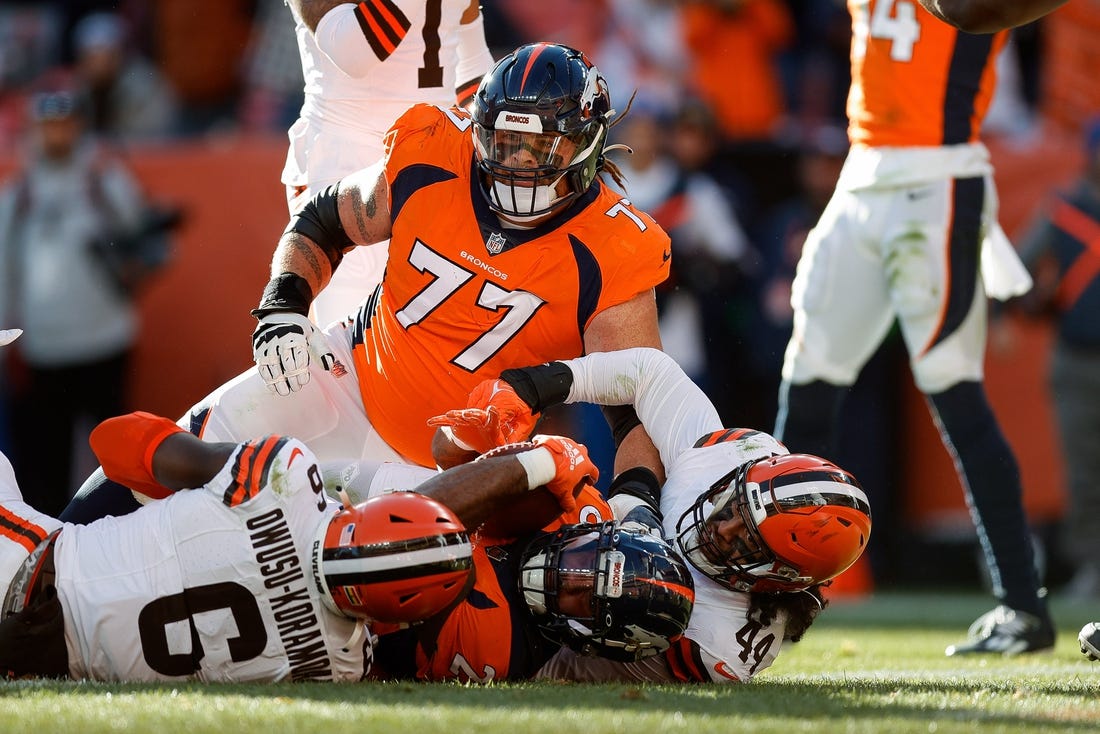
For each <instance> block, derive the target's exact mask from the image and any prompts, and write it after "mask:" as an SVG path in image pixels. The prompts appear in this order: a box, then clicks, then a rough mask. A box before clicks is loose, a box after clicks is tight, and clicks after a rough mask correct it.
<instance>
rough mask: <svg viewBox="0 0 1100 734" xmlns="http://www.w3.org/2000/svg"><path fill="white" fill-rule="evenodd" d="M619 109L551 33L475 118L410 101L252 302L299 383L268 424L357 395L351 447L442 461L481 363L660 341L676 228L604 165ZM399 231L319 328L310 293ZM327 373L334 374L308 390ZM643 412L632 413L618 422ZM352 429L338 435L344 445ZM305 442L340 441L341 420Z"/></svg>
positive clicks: (632, 421)
mask: <svg viewBox="0 0 1100 734" xmlns="http://www.w3.org/2000/svg"><path fill="white" fill-rule="evenodd" d="M613 115H614V111H613V110H612V109H611V107H610V95H609V91H608V88H607V84H606V82H605V80H604V79H603V77H602V76H601V75H600V73H599V71H598V70H597V69H596V68H595V67H594V66H593V65H592V64H591V62H589V61H588V59H587V58H586V57H585V56H584V54H582V53H580V52H579V51H576V50H574V49H570V48H567V47H565V46H560V45H555V44H546V43H539V44H531V45H528V46H523V47H521V48H519V49H518V50H517V51H515V52H514V53H512V54H511V55H509V56H507V57H506V58H504V59H502V60H501V61H500V62H498V63H497V65H496V66H494V68H493V69H492V70H491V71H490V72H489V73H488V74H487V75H486V76H485V78H484V80H483V81H482V83H481V85H480V87H479V88H478V91H477V93H476V94H475V99H474V110H473V114H472V116H471V115H468V114H466V113H465V112H464V111H462V110H459V109H456V108H451V109H446V110H444V109H440V108H437V107H429V106H426V105H417V106H414V107H412V108H411V109H410V110H409V111H408V112H406V113H405V114H404V115H403V116H402V117H401V118H400V119H399V120H398V121H397V123H396V124H395V125H394V126H393V128H391V130H390V132H389V134H388V136H387V154H386V159H385V161H384V163H383V164H381V165H379V166H375V167H371V168H368V169H364V170H363V171H361V172H359V173H356V174H353V175H352V176H349V177H347V178H345V179H343V180H342V181H341V182H340V184H339V185H338V186H334V187H330V188H329V189H326V190H325V191H324V192H322V193H320V194H318V195H317V196H316V197H315V198H314V199H313V200H312V201H311V202H310V203H309V204H307V205H306V206H305V207H304V208H303V209H302V211H301V212H300V213H299V214H298V215H297V216H296V217H295V218H294V219H292V221H291V224H290V226H289V227H288V229H287V231H286V232H285V233H284V235H283V237H282V239H281V240H280V242H279V246H278V248H277V249H276V252H275V254H274V258H273V263H272V279H271V282H270V283H269V284H268V286H267V288H266V289H265V291H264V295H263V298H262V299H261V302H260V305H259V307H258V308H257V309H256V310H255V311H254V314H255V315H256V316H257V318H258V319H259V324H258V325H257V328H256V331H255V333H254V335H253V351H254V355H255V358H256V364H257V367H258V370H259V373H260V375H261V376H262V378H263V382H264V383H266V385H267V387H268V388H270V390H271V392H272V393H277V394H278V396H279V397H281V398H282V400H278V399H275V400H268V401H266V402H265V404H264V406H263V408H261V409H260V410H264V411H266V410H268V409H270V410H269V411H268V413H269V414H268V415H267V417H266V419H265V421H264V425H265V428H264V430H271V429H272V425H271V423H270V420H271V419H272V418H273V416H272V415H271V413H274V414H276V415H280V416H285V417H286V419H289V420H290V421H291V422H292V423H295V424H298V427H299V429H300V428H301V426H300V423H299V422H300V421H301V420H302V419H303V416H302V414H303V413H305V412H310V411H313V410H316V409H317V408H318V407H320V408H322V409H323V408H324V406H325V404H326V402H327V403H329V404H331V402H332V400H336V401H342V400H344V398H345V396H347V395H348V394H349V391H350V393H351V395H352V396H353V397H355V399H356V402H358V403H359V404H358V405H357V406H354V412H356V413H358V414H359V417H360V418H362V420H361V421H359V422H360V425H359V427H358V430H357V431H355V433H354V434H353V437H352V440H354V441H357V445H356V446H355V451H354V452H353V453H352V454H348V453H347V451H341V452H340V453H339V454H338V455H343V456H348V455H360V454H362V455H367V454H366V453H365V452H366V451H370V450H371V448H370V447H369V446H365V445H364V444H368V443H370V442H372V441H373V442H374V444H375V445H376V448H377V450H378V451H379V452H381V458H385V459H395V460H403V461H407V462H411V463H418V464H421V465H424V466H432V465H433V462H432V457H431V452H430V441H431V430H430V428H429V426H428V425H427V420H428V418H430V417H431V416H433V415H436V414H438V413H439V412H441V411H442V410H446V409H448V408H450V407H453V406H455V405H462V404H464V403H465V402H466V396H467V395H468V394H469V392H470V390H471V389H473V387H474V386H475V385H476V384H478V383H479V382H480V381H482V380H483V379H485V378H488V377H492V376H495V375H497V374H499V373H500V372H501V371H502V370H503V369H506V368H508V367H510V366H515V365H521V364H531V363H537V362H540V361H545V360H548V359H556V358H561V357H566V356H577V355H580V354H582V353H584V352H586V351H589V352H591V351H607V350H610V349H619V348H624V347H628V346H654V347H659V345H660V337H659V334H658V330H657V318H656V306H655V300H654V294H653V287H654V286H655V285H656V284H658V283H660V282H661V281H662V280H664V279H665V278H666V277H667V275H668V267H669V265H668V260H669V257H670V250H669V238H668V236H667V235H666V234H665V232H664V231H663V230H662V229H661V228H660V227H659V226H658V225H657V224H656V223H655V222H654V221H653V220H652V219H651V218H650V217H649V216H648V215H646V214H644V213H643V212H641V211H639V210H637V209H635V208H634V207H633V206H632V205H631V204H630V202H629V200H627V199H626V198H624V197H623V196H621V195H619V194H617V193H616V192H614V191H612V190H611V189H610V188H608V187H605V186H604V185H603V184H602V182H601V181H600V179H599V173H600V171H601V170H602V169H604V168H605V167H607V168H609V169H610V170H611V172H612V174H614V168H613V166H612V165H611V164H610V163H608V162H606V161H605V159H604V145H605V141H606V136H607V130H608V127H609V124H610V120H611V118H612V116H613ZM386 238H389V239H390V256H389V262H388V264H387V268H386V274H385V278H384V280H383V283H382V286H381V288H380V289H379V290H378V291H377V292H376V293H375V295H374V296H373V297H372V298H370V299H369V300H368V301H367V302H366V303H365V305H364V306H363V308H362V309H361V310H360V312H359V313H358V314H357V316H356V317H355V318H349V319H347V320H346V321H344V322H341V323H338V324H335V325H333V326H330V327H329V328H327V329H326V331H325V333H324V334H323V335H322V334H320V333H319V332H318V331H317V330H316V329H315V328H314V327H313V326H312V325H311V324H309V322H308V320H307V319H305V312H306V310H307V309H308V308H309V304H310V301H311V299H312V298H313V295H314V294H315V293H316V292H318V291H319V290H320V289H321V288H322V287H323V286H324V285H325V283H326V282H327V281H328V279H329V277H330V276H331V273H332V271H333V269H334V268H336V267H337V266H338V265H339V263H340V260H341V258H342V257H343V254H344V252H345V251H348V250H351V249H352V248H354V247H356V246H363V245H367V246H369V245H370V244H372V243H376V242H379V241H382V240H385V239H386ZM319 347H321V348H319ZM311 354H313V355H314V356H315V357H316V356H320V358H319V359H318V358H313V359H311ZM325 370H328V372H327V373H326V372H325ZM311 375H312V376H314V377H316V378H317V379H316V380H315V382H319V383H322V384H321V385H309V386H308V387H306V385H307V383H308V382H309V381H310V378H311ZM253 382H254V381H253ZM303 388H305V389H303ZM232 403H233V404H232V405H230V400H229V398H228V396H226V395H222V396H219V399H218V400H217V401H216V404H215V405H214V410H213V411H211V413H210V414H209V415H208V417H207V418H205V428H204V431H216V432H218V433H219V438H221V435H220V434H221V432H223V431H226V430H229V431H231V432H233V433H234V434H235V433H236V432H237V431H238V430H239V427H238V426H237V425H234V421H236V420H238V419H239V418H240V417H241V413H242V411H241V410H239V409H237V407H236V406H237V405H239V402H238V401H236V400H233V401H232ZM341 407H343V403H341ZM219 408H221V410H219ZM249 412H250V413H252V414H255V413H256V412H258V411H257V410H256V409H254V408H250V409H249ZM348 412H351V408H349V409H348V410H340V411H338V413H339V415H337V416H335V418H334V419H333V420H332V421H331V422H332V423H333V424H335V423H337V422H339V423H344V422H345V414H346V413H348ZM249 420H250V419H246V420H245V423H247V422H248V421H249ZM306 420H307V422H308V421H309V420H310V419H309V418H306ZM314 422H315V421H314ZM636 426H637V421H636V418H627V419H626V422H616V429H617V430H616V435H617V437H618V438H622V436H623V435H624V434H625V433H626V432H627V431H630V430H631V429H633V428H635V427H636ZM346 427H347V426H341V427H339V428H337V429H336V432H338V433H340V434H342V435H341V436H340V437H333V440H334V441H336V442H344V443H346V442H347V440H348V437H347V431H346V430H345V429H346ZM330 428H332V426H330ZM254 432H255V431H253V430H249V433H254ZM330 432H331V431H328V430H326V431H323V433H325V434H326V435H327V434H328V433H330ZM204 435H205V434H204ZM635 436H640V437H639V438H635ZM308 438H309V440H310V441H311V442H312V443H313V444H314V445H315V446H316V447H317V448H315V450H316V451H319V452H320V453H321V455H325V453H326V451H327V449H326V445H325V441H326V436H321V437H320V439H321V440H320V441H318V440H317V439H318V436H309V437H308ZM518 438H524V437H518ZM630 439H631V440H632V441H634V442H640V443H643V444H644V443H649V442H648V440H647V439H644V435H642V434H634V436H631V437H630ZM647 448H648V449H649V450H652V445H651V444H649V446H648V447H647ZM651 460H652V454H651V457H650V461H651ZM638 463H640V462H638V461H634V460H631V461H629V462H628V463H626V464H624V466H634V465H636V464H638ZM657 468H658V469H659V465H658V467H657Z"/></svg>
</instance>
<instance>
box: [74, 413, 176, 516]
mask: <svg viewBox="0 0 1100 734" xmlns="http://www.w3.org/2000/svg"><path fill="white" fill-rule="evenodd" d="M182 432H183V429H182V428H180V427H179V426H177V425H176V424H175V423H173V422H172V421H170V420H168V419H167V418H162V417H160V416H157V415H153V414H151V413H145V412H142V411H138V412H135V413H129V414H127V415H120V416H118V417H115V418H108V419H107V420H105V421H103V422H102V423H100V424H99V425H98V426H96V427H95V429H94V430H93V431H92V434H91V436H90V437H89V439H88V442H89V443H90V444H91V446H92V451H94V452H95V455H96V458H97V459H99V463H100V464H101V465H102V467H103V473H104V474H105V475H107V478H108V479H111V480H112V481H115V482H118V483H119V484H121V485H122V486H124V487H129V488H130V489H132V490H134V491H137V492H141V493H142V494H143V495H146V496H147V497H152V498H153V499H161V498H163V497H167V496H168V495H170V494H172V491H171V490H170V489H168V488H167V487H165V486H163V485H162V484H160V483H159V482H157V480H156V479H155V478H154V476H153V454H155V453H156V451H157V448H158V447H159V446H160V445H161V443H163V442H164V439H166V438H168V437H169V436H171V435H173V434H175V433H182Z"/></svg>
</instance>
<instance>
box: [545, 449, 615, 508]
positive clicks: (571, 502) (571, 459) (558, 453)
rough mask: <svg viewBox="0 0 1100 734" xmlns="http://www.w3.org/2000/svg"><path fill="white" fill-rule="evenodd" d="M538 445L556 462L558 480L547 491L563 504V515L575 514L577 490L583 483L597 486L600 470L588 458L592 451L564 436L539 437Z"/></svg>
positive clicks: (553, 480) (547, 486)
mask: <svg viewBox="0 0 1100 734" xmlns="http://www.w3.org/2000/svg"><path fill="white" fill-rule="evenodd" d="M533 442H534V444H535V445H536V446H538V447H540V448H544V449H546V450H547V451H549V452H550V456H551V457H553V459H554V472H555V473H554V478H553V479H552V480H550V481H549V482H547V484H546V488H547V489H548V490H549V491H550V493H551V494H552V495H554V497H556V498H557V500H558V504H559V505H561V509H562V512H572V511H573V510H575V509H576V507H577V491H578V490H579V489H580V486H581V485H582V484H595V483H596V480H598V479H599V478H600V470H599V469H598V468H597V467H596V465H595V464H594V463H593V462H592V459H590V458H588V449H587V448H585V447H584V444H580V443H577V442H576V441H574V440H573V439H571V438H566V437H564V436H535V438H534V439H533Z"/></svg>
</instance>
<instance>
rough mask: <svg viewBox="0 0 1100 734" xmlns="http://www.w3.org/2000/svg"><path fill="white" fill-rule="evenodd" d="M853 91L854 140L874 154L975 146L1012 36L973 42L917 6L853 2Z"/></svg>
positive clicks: (908, 1) (898, 0)
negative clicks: (900, 149) (998, 60)
mask: <svg viewBox="0 0 1100 734" xmlns="http://www.w3.org/2000/svg"><path fill="white" fill-rule="evenodd" d="M848 10H849V11H850V12H851V14H852V54H851V56H852V86H851V89H850V90H849V93H848V121H849V125H848V135H849V138H850V139H851V141H852V143H853V144H860V145H868V146H876V147H878V146H918V145H929V146H936V145H955V144H959V143H969V142H975V141H976V140H977V139H978V133H979V132H980V129H981V124H982V119H983V118H984V117H985V113H986V110H987V109H988V108H989V102H990V100H991V99H992V97H993V87H994V85H995V83H996V69H995V66H996V58H997V54H998V52H999V51H1000V50H1001V48H1002V47H1003V46H1004V44H1005V41H1006V40H1007V39H1008V32H1007V31H1002V32H1000V33H996V34H991V35H988V34H982V35H975V34H970V33H963V32H961V31H959V30H957V29H956V28H955V27H953V26H951V25H948V24H947V23H944V22H943V21H940V20H939V19H937V18H936V17H935V16H933V15H932V14H931V13H929V12H928V11H927V10H925V9H924V8H923V7H921V5H920V4H919V3H918V2H916V0H848Z"/></svg>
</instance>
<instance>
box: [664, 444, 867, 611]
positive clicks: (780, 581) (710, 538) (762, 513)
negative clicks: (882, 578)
mask: <svg viewBox="0 0 1100 734" xmlns="http://www.w3.org/2000/svg"><path fill="white" fill-rule="evenodd" d="M676 531H677V542H678V544H679V546H680V549H681V550H682V552H683V553H684V555H685V556H686V557H687V559H688V561H690V562H691V564H692V565H693V566H695V567H696V568H698V569H699V570H700V571H701V572H702V573H704V574H705V575H707V576H709V577H710V578H712V579H714V580H715V581H717V582H718V583H719V584H721V585H722V586H725V587H727V588H729V589H733V590H735V591H764V592H781V591H800V590H802V589H805V588H808V587H810V586H813V585H814V584H819V583H821V582H823V581H828V580H829V579H831V578H833V577H834V576H836V575H838V574H840V573H841V572H843V571H844V570H845V569H847V568H848V567H849V566H851V565H852V564H853V563H855V562H856V559H857V558H859V556H860V554H861V553H863V549H864V548H866V547H867V538H868V537H869V536H870V534H871V508H870V505H869V504H868V502H867V495H866V494H864V492H863V488H862V487H860V485H859V482H857V481H856V478H855V477H853V476H852V475H851V474H849V473H848V472H846V471H844V470H843V469H841V468H840V467H838V466H836V465H835V464H832V463H830V462H828V461H826V460H825V459H821V458H819V457H817V456H811V455H809V454H785V455H782V456H769V457H767V458H765V459H757V460H754V461H749V462H746V463H745V464H742V465H741V466H739V467H737V468H736V469H734V470H733V471H731V472H730V473H729V474H727V475H725V476H724V477H722V478H721V479H719V480H718V481H717V482H715V483H714V484H713V485H711V487H710V489H708V490H707V491H706V492H705V493H703V495H702V496H700V497H699V499H697V500H696V501H695V503H694V504H693V505H692V506H691V507H690V508H688V510H687V511H686V512H685V513H684V514H683V516H682V517H681V518H680V522H679V523H678V525H677V528H676Z"/></svg>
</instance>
